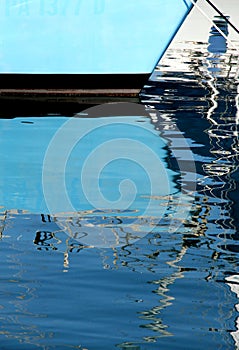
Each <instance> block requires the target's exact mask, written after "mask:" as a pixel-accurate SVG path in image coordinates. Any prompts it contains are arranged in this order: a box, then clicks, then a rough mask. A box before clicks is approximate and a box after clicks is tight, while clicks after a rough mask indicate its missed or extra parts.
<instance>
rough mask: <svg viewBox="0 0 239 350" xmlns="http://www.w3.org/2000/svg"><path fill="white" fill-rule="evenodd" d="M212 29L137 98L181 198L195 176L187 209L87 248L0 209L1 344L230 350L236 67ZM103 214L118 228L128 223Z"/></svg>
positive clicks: (234, 291)
mask: <svg viewBox="0 0 239 350" xmlns="http://www.w3.org/2000/svg"><path fill="white" fill-rule="evenodd" d="M216 21H217V23H219V24H220V28H221V29H222V30H223V31H224V33H225V34H226V35H227V29H226V25H225V24H223V23H222V22H221V19H219V18H217V19H216ZM217 35H218V34H217V33H215V30H214V29H212V31H211V36H210V38H209V44H210V45H209V46H208V43H179V45H178V46H177V45H176V46H175V48H174V49H171V50H169V51H168V54H167V56H165V58H164V60H163V61H162V62H161V64H160V66H158V68H157V70H156V71H155V75H154V77H153V80H152V81H151V82H149V85H148V86H146V87H145V89H144V91H143V93H142V101H143V103H145V105H146V108H147V110H148V112H149V113H150V116H151V123H152V125H153V126H154V128H155V129H156V130H158V131H159V133H160V134H161V135H162V137H163V138H164V139H165V140H166V141H167V143H168V145H169V147H168V151H167V157H166V161H167V164H168V167H169V168H170V169H173V170H174V171H176V172H177V173H178V174H179V175H180V176H181V178H182V180H183V186H184V190H185V193H186V195H188V196H190V195H192V191H193V188H194V181H195V175H196V182H197V183H196V185H197V187H196V192H195V195H194V199H193V203H192V208H191V212H190V214H191V215H190V216H189V217H188V218H187V219H186V220H185V219H184V220H183V222H182V225H181V226H180V228H179V229H178V230H177V231H176V232H172V231H170V230H169V221H170V215H171V214H172V212H173V207H174V205H175V198H173V197H172V198H171V199H170V200H168V201H167V203H168V204H167V205H168V206H169V207H170V206H171V208H168V211H167V212H166V215H165V218H164V220H161V222H160V224H159V225H156V224H155V223H154V229H153V230H152V232H151V233H149V234H148V235H146V236H145V237H143V238H141V239H140V240H137V241H136V242H133V243H129V244H128V243H127V242H126V244H125V245H124V246H122V247H113V248H111V249H110V248H100V249H94V248H91V247H90V246H87V245H83V244H81V243H80V242H78V241H77V240H76V239H74V238H75V237H73V236H72V237H71V236H66V235H65V233H64V232H63V229H61V228H60V227H59V226H58V225H57V220H59V218H57V217H50V216H48V215H44V214H42V215H40V214H39V215H38V214H28V213H24V212H19V211H11V212H6V211H3V212H2V215H1V227H2V229H1V232H2V233H1V242H0V245H1V256H2V260H1V261H2V269H1V271H2V272H1V296H0V344H1V346H2V348H3V349H4V348H6V349H33V348H39V349H55V348H56V349H68V348H73V349H88V350H95V349H97V350H98V349H113V348H119V349H131V350H139V349H141V350H142V349H144V350H145V349H146V350H147V349H159V348H162V349H186V348H190V349H202V348H206V349H223V350H224V349H238V348H239V321H238V311H239V307H238V304H239V302H238V298H239V288H238V285H239V273H238V265H239V256H238V253H239V244H238V238H239V236H238V229H239V216H238V213H239V196H238V193H239V192H238V183H239V173H238V165H239V160H238V150H239V147H238V121H239V119H238V118H239V108H238V106H239V94H238V72H239V63H238V53H237V52H236V51H235V50H234V49H230V48H227V49H226V46H225V41H224V40H223V39H222V38H221V39H222V40H221V41H218V40H214V39H215V37H213V36H217ZM219 42H220V45H221V46H220V45H219ZM222 43H223V44H222ZM235 45H237V46H238V47H239V45H238V43H235ZM184 140H186V141H187V143H188V145H189V146H190V149H191V152H192V154H193V158H194V161H195V167H194V166H192V162H191V159H190V157H189V153H188V149H187V147H185V143H184ZM179 159H180V162H179V161H178V160H179ZM180 172H181V174H180ZM175 181H177V182H178V181H179V180H178V179H175ZM161 199H162V198H161ZM160 203H161V204H162V202H160ZM177 204H178V202H177ZM186 205H188V203H187V201H185V202H183V203H182V210H184V209H185V208H186ZM98 214H99V213H98ZM101 217H102V222H101V224H102V225H108V226H107V227H109V225H111V227H114V228H117V227H120V230H121V232H122V231H123V229H121V227H122V223H124V220H125V221H126V220H128V219H126V218H125V219H122V217H121V218H120V220H119V218H118V217H117V215H115V216H111V217H110V218H109V216H107V215H106V216H105V217H103V215H102V216H101ZM98 218H99V216H97V215H96V216H92V218H91V219H92V221H91V223H90V224H91V225H92V226H91V227H94V224H95V223H96V222H98V221H97V220H98ZM178 219H180V218H178ZM69 224H70V225H71V227H73V226H77V225H78V226H79V227H82V222H80V221H79V220H78V221H77V220H70V221H69ZM148 224H149V225H150V222H149V223H148ZM144 225H145V222H144ZM131 234H132V232H131Z"/></svg>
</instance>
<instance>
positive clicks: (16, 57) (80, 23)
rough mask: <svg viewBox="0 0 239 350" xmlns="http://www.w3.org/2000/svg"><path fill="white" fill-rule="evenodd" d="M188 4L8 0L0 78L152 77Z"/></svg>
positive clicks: (184, 0)
mask: <svg viewBox="0 0 239 350" xmlns="http://www.w3.org/2000/svg"><path fill="white" fill-rule="evenodd" d="M191 7H192V4H191V1H190V0H167V1H165V0H141V1H140V2H139V1H136V0H127V1H119V0H114V1H112V0H71V1H69V0H68V1H65V0H54V1H47V0H31V1H30V0H6V1H2V2H1V4H0V19H1V27H0V37H1V42H0V47H1V56H0V74H1V73H13V74H19V73H20V74H63V75H64V74H86V75H89V74H122V73H124V74H142V73H144V74H147V73H148V74H149V73H151V72H152V70H153V68H154V67H155V65H156V63H157V62H158V60H159V59H160V57H161V56H162V55H163V53H164V52H165V50H166V48H167V47H168V45H169V43H170V42H171V40H172V38H173V36H174V35H175V33H176V32H177V30H178V28H179V27H180V26H181V24H182V22H183V20H184V18H185V17H186V16H187V14H188V12H189V11H190V9H191Z"/></svg>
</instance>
